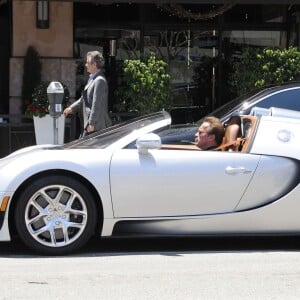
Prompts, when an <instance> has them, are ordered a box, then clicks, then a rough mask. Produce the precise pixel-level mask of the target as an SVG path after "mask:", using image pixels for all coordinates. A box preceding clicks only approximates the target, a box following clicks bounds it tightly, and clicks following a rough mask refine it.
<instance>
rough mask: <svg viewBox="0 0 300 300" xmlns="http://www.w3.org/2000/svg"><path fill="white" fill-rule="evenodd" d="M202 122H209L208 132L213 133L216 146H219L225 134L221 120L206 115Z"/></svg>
mask: <svg viewBox="0 0 300 300" xmlns="http://www.w3.org/2000/svg"><path fill="white" fill-rule="evenodd" d="M203 122H207V123H209V124H210V126H209V130H208V134H214V135H215V140H216V144H217V146H219V145H220V144H221V143H222V141H223V137H224V134H225V130H224V127H223V125H222V123H221V121H220V120H219V119H218V118H216V117H213V116H209V117H206V118H205V119H204V120H203Z"/></svg>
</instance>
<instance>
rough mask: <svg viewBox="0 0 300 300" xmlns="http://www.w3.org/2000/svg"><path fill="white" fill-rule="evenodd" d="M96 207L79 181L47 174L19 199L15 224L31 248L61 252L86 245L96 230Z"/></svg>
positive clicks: (88, 192)
mask: <svg viewBox="0 0 300 300" xmlns="http://www.w3.org/2000/svg"><path fill="white" fill-rule="evenodd" d="M96 222H97V210H96V205H95V199H94V197H93V195H92V194H91V192H90V191H89V190H88V189H87V188H86V187H85V186H84V185H83V184H82V183H81V182H79V181H78V180H76V179H73V178H71V177H67V176H63V175H47V176H44V177H41V178H39V179H36V180H34V181H33V182H31V184H30V186H28V187H26V188H25V190H24V191H23V192H22V194H21V195H20V197H19V199H17V204H16V210H15V225H16V229H17V232H18V235H19V237H20V238H21V240H22V241H23V242H24V244H26V245H27V246H28V247H29V248H31V249H33V250H34V251H37V252H39V253H42V254H46V255H62V254H67V253H70V252H74V251H76V250H78V249H79V248H81V247H82V246H84V245H85V244H86V243H87V242H88V240H89V239H90V238H91V236H92V235H93V234H94V232H95V227H96Z"/></svg>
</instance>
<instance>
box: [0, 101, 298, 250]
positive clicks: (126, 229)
mask: <svg viewBox="0 0 300 300" xmlns="http://www.w3.org/2000/svg"><path fill="white" fill-rule="evenodd" d="M239 118H240V127H241V128H240V134H239V136H237V137H236V139H235V140H233V141H231V142H229V143H228V141H227V142H226V143H225V144H224V145H221V146H220V147H219V148H217V149H216V150H210V151H200V150H199V149H197V147H195V145H194V144H193V143H192V142H193V141H192V140H182V135H183V134H182V131H183V130H188V131H189V132H191V131H194V132H196V130H197V127H188V128H185V129H182V128H180V129H178V128H172V127H171V126H170V124H171V118H170V115H169V114H168V113H167V112H164V111H162V112H157V113H154V114H151V115H148V116H145V117H140V118H137V119H134V120H131V121H128V122H125V123H122V124H118V125H115V126H114V127H111V128H108V129H106V130H103V131H101V132H98V133H94V134H92V135H89V136H87V137H85V138H83V139H80V140H76V141H73V142H71V143H68V144H65V145H63V146H57V145H38V146H32V147H28V148H23V149H21V150H18V151H16V152H14V153H12V154H11V155H9V156H7V157H5V158H3V159H1V160H0V240H1V241H10V240H11V239H13V238H14V237H15V236H19V238H20V239H21V240H22V241H23V242H24V243H25V244H26V245H27V246H28V247H30V248H31V249H33V250H35V251H38V252H40V253H43V254H47V255H62V254H66V253H70V252H73V251H75V250H77V249H79V248H80V247H81V246H83V245H85V244H86V243H87V241H88V240H89V239H90V238H91V237H92V236H93V235H98V236H105V237H109V236H123V237H124V236H150V235H151V236H171V235H172V236H174V235H179V236H182V235H199V236H200V235H217V236H220V235H248V234H251V235H253V234H254V235H272V234H278V235H286V234H292V235H297V234H300V221H299V210H300V202H299V200H300V184H299V183H300V162H299V160H300V112H297V111H291V110H286V109H279V108H274V107H272V108H270V109H263V108H257V107H256V108H255V109H252V111H251V113H250V114H249V115H242V116H239ZM226 130H227V129H226ZM186 136H189V135H186ZM231 146H234V147H231ZM217 150H219V151H217Z"/></svg>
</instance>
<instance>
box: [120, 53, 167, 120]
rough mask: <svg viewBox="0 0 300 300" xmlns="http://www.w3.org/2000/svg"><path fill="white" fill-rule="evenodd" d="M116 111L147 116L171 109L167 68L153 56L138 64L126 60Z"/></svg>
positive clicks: (142, 59)
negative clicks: (132, 112) (133, 112)
mask: <svg viewBox="0 0 300 300" xmlns="http://www.w3.org/2000/svg"><path fill="white" fill-rule="evenodd" d="M116 95H117V96H118V98H119V99H118V102H119V103H117V105H116V108H117V109H118V110H119V111H121V110H128V111H137V112H138V114H139V115H144V114H148V113H151V112H155V111H159V110H162V109H165V110H168V109H170V107H171V100H170V75H169V72H168V64H167V63H166V62H165V61H163V60H159V59H157V58H156V57H155V55H154V54H153V53H151V54H150V55H148V56H145V57H143V58H141V59H137V60H125V61H124V65H123V79H122V85H121V87H120V88H119V89H118V91H117V93H116Z"/></svg>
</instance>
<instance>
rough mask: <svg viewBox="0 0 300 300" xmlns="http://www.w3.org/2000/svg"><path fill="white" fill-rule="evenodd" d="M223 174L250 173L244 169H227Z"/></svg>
mask: <svg viewBox="0 0 300 300" xmlns="http://www.w3.org/2000/svg"><path fill="white" fill-rule="evenodd" d="M225 172H226V173H227V174H230V175H234V174H246V173H251V171H250V170H247V169H246V168H244V167H227V168H226V169H225Z"/></svg>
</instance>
